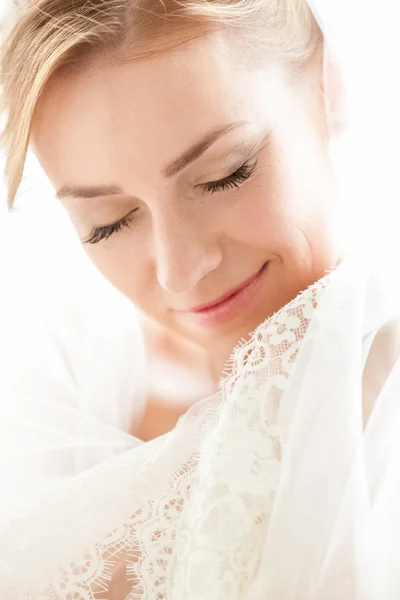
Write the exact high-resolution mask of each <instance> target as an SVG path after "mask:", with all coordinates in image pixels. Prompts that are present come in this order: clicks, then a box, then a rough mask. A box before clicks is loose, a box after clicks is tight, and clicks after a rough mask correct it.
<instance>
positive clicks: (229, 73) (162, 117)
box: [32, 34, 339, 354]
mask: <svg viewBox="0 0 400 600" xmlns="http://www.w3.org/2000/svg"><path fill="white" fill-rule="evenodd" d="M306 77H308V83H307V84H306V83H305V79H306ZM32 138H33V144H34V149H35V151H36V153H37V155H38V157H39V159H40V160H41V163H42V165H43V167H44V169H45V171H46V172H47V174H48V176H49V177H50V179H51V181H52V182H53V184H54V186H55V188H56V190H57V193H58V196H59V198H60V199H61V201H62V202H63V203H64V204H65V207H66V209H67V211H68V213H69V214H70V217H71V219H72V221H73V223H74V225H75V227H76V229H77V232H78V234H79V236H80V238H81V239H82V242H83V244H84V247H85V249H86V251H87V252H88V254H89V256H90V257H91V259H92V260H93V262H94V263H95V264H96V265H97V267H98V268H99V269H100V271H101V272H102V273H103V274H104V275H105V276H106V277H107V278H108V279H109V280H110V281H111V282H112V283H113V284H114V285H115V286H116V287H117V288H118V289H119V290H121V291H122V292H123V293H124V294H125V295H127V296H128V297H129V298H130V299H131V300H132V301H133V302H134V303H135V304H136V305H137V306H138V307H139V308H140V309H141V311H142V312H143V313H146V314H147V315H148V316H150V317H151V318H152V319H154V320H155V321H156V322H157V323H159V324H161V325H163V326H165V327H166V328H168V329H169V330H170V331H173V332H176V333H178V334H183V335H184V336H186V337H187V338H190V339H191V340H192V341H194V342H197V343H199V344H200V345H201V346H203V347H204V348H206V350H209V351H210V352H213V351H216V352H217V351H221V350H222V351H223V352H225V351H226V353H227V354H228V353H229V351H230V350H231V348H232V346H233V345H235V344H236V343H237V342H238V340H239V339H240V338H242V337H243V336H246V335H247V334H248V333H249V332H250V331H251V330H253V329H254V328H255V327H256V326H257V325H258V324H259V323H260V322H261V321H263V320H264V319H265V318H266V317H268V316H270V315H271V314H272V313H274V312H275V311H276V310H277V309H278V308H280V307H281V306H283V305H284V304H286V303H287V302H288V301H289V300H290V299H292V298H293V297H295V296H296V295H297V294H298V293H299V291H301V290H303V289H304V288H305V287H307V286H308V285H310V284H311V283H313V282H315V281H316V280H317V279H319V278H320V277H321V276H323V275H324V273H325V271H326V270H327V269H329V268H331V267H332V266H333V265H336V264H337V262H338V259H339V256H338V247H337V244H336V239H335V231H334V228H333V226H332V223H333V222H334V220H333V216H334V211H335V207H334V202H333V201H332V198H331V196H330V193H329V188H330V183H329V181H330V169H329V161H328V157H327V143H328V139H327V133H326V124H325V117H324V108H323V92H322V89H321V87H320V85H319V80H318V74H317V73H316V74H315V75H314V79H313V78H312V77H310V75H307V76H306V75H304V77H303V79H300V78H299V80H298V82H297V83H296V85H295V84H294V83H293V82H292V83H289V81H288V78H287V77H286V73H285V71H284V69H283V68H282V69H281V70H279V69H278V68H271V67H270V66H268V64H267V62H266V63H265V65H264V66H260V65H258V66H257V67H254V68H249V66H248V64H247V63H246V64H245V63H243V64H241V62H240V60H238V55H237V54H236V55H235V54H234V53H233V52H232V49H231V47H230V45H229V43H228V41H227V40H225V39H224V37H223V36H222V35H217V34H214V35H210V36H205V37H202V38H200V39H198V40H196V41H192V42H190V43H187V44H185V45H182V46H180V47H178V48H177V49H175V50H173V51H168V52H166V53H164V54H160V55H158V56H156V57H154V58H151V59H146V60H143V61H136V62H135V61H133V62H127V63H125V64H115V63H112V62H109V63H106V62H104V61H103V62H101V63H100V62H98V63H96V62H95V61H93V62H92V63H91V64H90V65H87V68H81V69H80V70H75V71H71V72H70V73H68V74H63V75H61V74H59V75H58V76H55V77H53V79H52V81H51V82H50V83H49V84H48V86H47V90H46V93H45V94H44V96H43V98H42V100H41V103H40V106H39V109H38V111H37V115H36V119H35V123H34V128H33V135H32Z"/></svg>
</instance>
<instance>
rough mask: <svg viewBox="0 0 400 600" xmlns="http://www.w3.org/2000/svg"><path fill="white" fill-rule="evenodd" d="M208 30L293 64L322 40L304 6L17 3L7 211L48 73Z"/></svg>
mask: <svg viewBox="0 0 400 600" xmlns="http://www.w3.org/2000/svg"><path fill="white" fill-rule="evenodd" d="M14 2H17V0H14ZM213 27H224V28H226V30H227V31H228V32H233V33H234V34H235V39H239V38H240V39H242V40H246V42H245V43H244V44H245V45H244V46H243V48H244V49H245V50H246V49H247V48H251V49H252V50H253V51H254V48H256V47H257V48H262V50H263V54H264V53H267V52H268V59H270V58H271V60H273V58H274V57H275V59H277V60H280V61H282V62H287V63H291V64H293V65H294V64H297V65H299V64H304V63H305V62H306V61H308V60H309V59H310V57H311V56H313V55H315V51H316V50H317V48H318V47H320V45H321V39H322V34H321V31H320V30H319V27H318V25H317V23H316V21H315V19H314V17H313V15H312V13H311V10H310V8H309V6H308V4H307V1H306V0H18V5H16V7H15V12H14V22H13V24H12V25H11V27H9V32H8V34H7V35H6V37H5V41H4V42H3V45H2V52H1V81H0V84H1V87H2V102H1V104H2V106H1V109H2V110H3V111H5V112H6V124H5V128H4V132H3V136H2V142H3V144H4V146H5V149H6V154H7V162H6V170H5V177H6V182H7V184H8V204H9V206H10V207H11V206H12V205H13V203H14V201H15V197H16V194H17V191H18V188H19V185H20V183H21V179H22V176H23V171H24V166H25V161H26V154H27V150H28V146H29V139H30V133H31V126H32V121H33V118H34V115H35V111H36V107H37V105H38V102H39V99H40V96H41V95H42V93H43V91H44V89H45V86H46V84H47V83H48V81H49V79H50V78H51V77H52V76H53V75H54V73H56V72H58V71H60V70H61V69H63V68H70V67H72V66H78V65H82V61H83V59H84V57H87V56H89V55H91V54H93V53H97V52H102V53H106V54H110V55H111V56H115V57H116V58H117V57H120V58H122V57H124V58H125V60H126V59H128V60H129V59H133V58H145V57H146V56H148V55H149V54H150V53H151V52H153V53H154V52H155V51H157V50H156V48H158V51H160V47H162V43H163V41H164V42H165V40H166V37H168V34H169V33H171V30H173V32H174V35H175V32H179V33H180V36H181V41H185V40H187V39H191V38H193V37H195V36H198V35H201V33H204V31H205V30H207V29H210V28H213ZM157 41H159V42H160V43H157Z"/></svg>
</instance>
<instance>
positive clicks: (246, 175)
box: [201, 161, 257, 194]
mask: <svg viewBox="0 0 400 600" xmlns="http://www.w3.org/2000/svg"><path fill="white" fill-rule="evenodd" d="M256 166H257V161H256V162H254V163H253V164H250V163H245V164H244V165H242V166H241V167H239V168H238V169H237V170H236V171H235V172H234V173H232V174H231V175H228V177H225V178H224V179H220V180H219V181H210V182H209V183H204V184H202V185H201V187H202V188H203V190H204V191H205V192H210V193H211V194H215V193H216V192H221V191H223V190H227V189H233V188H238V187H240V186H241V184H242V183H244V182H245V181H247V180H248V179H250V177H251V176H252V175H253V173H254V171H255V169H256Z"/></svg>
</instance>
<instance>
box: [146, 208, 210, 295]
mask: <svg viewBox="0 0 400 600" xmlns="http://www.w3.org/2000/svg"><path fill="white" fill-rule="evenodd" d="M155 240H156V242H155V244H156V268H157V278H158V282H159V284H160V285H161V287H163V288H164V289H165V290H166V291H167V292H169V293H174V294H178V293H182V292H187V291H190V290H192V289H194V288H195V287H196V285H197V284H198V283H199V281H201V280H202V279H203V278H204V277H206V276H207V275H208V274H209V273H211V272H212V271H214V270H216V269H217V268H218V267H219V265H220V264H221V262H222V250H221V247H220V245H219V243H218V236H216V235H215V234H213V233H212V232H209V231H207V228H206V227H204V226H203V227H202V226H201V224H199V223H197V224H195V223H193V221H192V220H191V219H188V218H183V217H182V216H180V215H177V214H176V213H175V215H171V214H170V215H169V217H168V219H163V222H162V223H158V225H156V231H155Z"/></svg>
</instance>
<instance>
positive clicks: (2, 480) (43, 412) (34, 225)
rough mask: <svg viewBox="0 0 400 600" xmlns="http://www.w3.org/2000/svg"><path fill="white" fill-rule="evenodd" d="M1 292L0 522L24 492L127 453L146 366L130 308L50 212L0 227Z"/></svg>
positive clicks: (24, 214)
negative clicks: (130, 428)
mask: <svg viewBox="0 0 400 600" xmlns="http://www.w3.org/2000/svg"><path fill="white" fill-rule="evenodd" d="M53 202H54V201H53ZM0 285H1V290H2V293H1V296H0V487H1V494H0V522H1V521H2V520H3V519H6V518H7V510H8V509H7V507H8V504H9V503H10V502H11V503H15V502H16V500H22V499H23V497H24V495H25V494H26V493H27V490H28V489H31V486H35V487H37V486H39V485H42V484H43V483H44V482H45V480H51V481H53V482H54V481H55V480H56V479H62V478H65V477H67V476H71V475H74V474H76V473H78V472H80V471H81V470H85V469H87V468H88V467H90V466H92V465H95V464H98V463H99V462H102V461H103V460H105V459H107V458H110V457H111V456H114V455H116V454H119V453H121V452H123V451H125V450H127V449H130V448H132V447H134V446H135V443H136V442H135V440H134V439H133V438H132V437H131V436H130V435H129V434H128V431H129V427H130V425H131V424H132V422H133V421H134V420H135V419H136V418H140V414H141V412H142V410H143V407H144V400H145V381H146V373H145V368H146V365H145V353H144V345H143V341H142V336H141V331H140V326H139V321H138V317H137V314H136V312H135V310H134V308H133V307H132V306H131V305H130V303H129V302H128V301H127V300H126V299H125V298H123V297H122V296H120V295H119V294H117V292H116V291H115V290H113V289H112V288H111V286H110V285H109V284H108V283H107V282H105V280H103V279H102V277H101V276H100V275H99V274H98V273H97V272H96V271H95V269H94V267H93V266H92V265H91V264H90V263H89V260H88V259H87V257H86V256H85V255H84V253H83V251H82V248H81V247H80V245H79V243H78V241H77V240H76V234H75V233H74V232H72V226H71V225H70V224H69V223H68V221H67V220H66V217H65V216H64V215H63V214H62V213H61V212H60V211H59V210H56V209H55V208H53V209H52V208H51V207H50V206H49V207H45V208H43V209H42V208H40V207H37V206H36V205H35V204H34V200H33V199H32V207H31V208H30V209H29V208H28V207H26V209H23V210H21V211H20V212H18V213H16V214H13V215H11V216H10V217H8V218H7V219H6V221H5V222H3V224H2V228H1V230H0ZM78 450H79V451H78ZM27 458H29V463H28V464H29V470H28V469H27V464H26V460H27ZM17 489H19V490H20V491H19V493H17V492H16V490H17Z"/></svg>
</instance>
